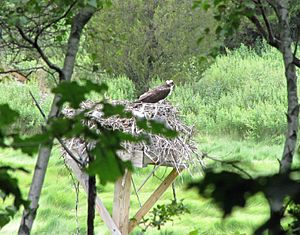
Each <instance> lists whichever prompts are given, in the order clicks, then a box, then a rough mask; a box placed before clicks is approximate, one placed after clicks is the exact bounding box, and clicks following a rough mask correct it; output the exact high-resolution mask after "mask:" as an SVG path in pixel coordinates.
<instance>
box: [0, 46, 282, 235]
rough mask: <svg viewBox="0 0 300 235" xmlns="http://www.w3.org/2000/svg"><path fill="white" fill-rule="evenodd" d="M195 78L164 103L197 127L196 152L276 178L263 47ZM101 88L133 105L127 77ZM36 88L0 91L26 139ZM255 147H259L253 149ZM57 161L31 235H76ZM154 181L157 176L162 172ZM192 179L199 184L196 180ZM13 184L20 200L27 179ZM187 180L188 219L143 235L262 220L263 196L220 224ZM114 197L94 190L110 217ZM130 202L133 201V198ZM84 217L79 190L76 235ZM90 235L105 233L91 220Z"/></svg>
mask: <svg viewBox="0 0 300 235" xmlns="http://www.w3.org/2000/svg"><path fill="white" fill-rule="evenodd" d="M199 69H200V68H199ZM196 71H197V68H194V69H193V70H187V71H186V73H187V74H189V75H188V76H187V77H188V79H186V80H182V81H181V82H179V83H177V87H176V90H175V92H174V93H173V94H172V96H171V97H170V98H169V100H170V101H171V102H172V103H173V104H174V105H176V106H177V107H178V110H179V111H180V112H181V114H182V118H183V119H184V120H185V121H186V122H188V123H189V124H191V125H192V124H193V125H195V128H196V130H197V136H196V141H197V144H198V147H199V149H200V150H203V151H205V152H208V153H209V154H210V155H212V156H215V157H218V158H222V159H223V160H229V159H231V160H238V161H241V162H243V164H244V167H245V169H246V170H247V171H248V172H250V173H251V174H252V175H254V176H255V175H262V174H268V173H274V172H276V171H277V169H278V163H277V158H278V157H279V156H280V155H281V152H282V145H281V144H277V143H279V140H281V138H282V135H283V131H284V125H285V124H284V121H285V120H284V119H285V116H284V112H285V105H286V100H285V93H284V92H285V88H284V77H283V65H282V63H281V61H280V56H279V54H278V53H277V52H276V51H275V50H273V49H271V48H269V47H267V46H263V48H262V50H261V53H260V54H256V53H255V52H254V51H253V50H251V49H248V48H247V47H245V46H242V47H241V48H239V49H238V50H236V51H228V52H227V55H222V56H219V57H217V58H216V61H215V63H213V64H212V65H211V66H210V67H209V68H208V69H207V70H206V71H205V72H204V74H203V75H200V74H201V73H200V72H199V73H197V72H196ZM100 81H104V82H106V83H108V86H109V91H108V92H107V94H106V96H107V97H108V98H110V99H129V100H133V99H135V96H136V93H135V89H134V88H133V87H134V86H133V83H132V82H131V81H130V80H129V79H127V78H126V77H124V76H118V77H114V78H112V77H110V76H109V75H102V76H101V77H100V78H99V82H100ZM195 81H196V82H195ZM159 83H161V81H160V80H155V81H152V85H153V86H154V85H155V84H159ZM39 89H40V88H39V83H38V81H37V80H33V81H32V82H30V83H28V84H26V85H17V84H16V83H14V82H11V83H5V84H3V85H1V86H0V92H1V93H2V94H5V95H3V96H1V97H0V103H5V102H8V103H9V104H10V106H11V107H14V108H16V109H18V110H19V111H20V113H21V119H20V121H19V122H18V123H19V124H18V128H21V129H22V130H23V132H24V133H28V132H31V131H34V132H35V131H39V128H40V127H39V124H40V123H41V122H42V119H41V117H40V114H39V113H38V111H37V110H36V107H35V106H34V104H33V102H32V100H31V98H30V96H29V93H28V92H29V90H31V91H32V92H33V93H34V94H35V95H36V96H37V97H38V99H39V100H41V99H42V98H41V95H40V94H39ZM50 96H51V95H50V93H49V91H48V90H46V91H45V95H44V96H43V99H42V102H41V104H42V107H43V108H44V109H45V111H47V110H48V109H49V101H48V100H49V99H50V98H51V97H50ZM90 98H91V99H94V100H97V99H98V97H97V96H96V95H91V97H90ZM236 137H243V138H244V140H241V138H239V139H240V140H234V139H237V138H236ZM258 140H263V142H262V143H259V144H258V143H257V141H258ZM59 155H60V152H59V147H58V146H57V147H56V150H55V151H54V154H53V156H52V158H51V163H50V168H49V169H48V173H47V177H46V185H45V188H44V190H43V194H42V201H41V205H40V209H39V211H38V216H37V221H36V226H35V227H34V231H33V234H56V233H60V232H62V231H64V232H65V233H66V234H70V233H75V231H76V220H75V218H76V217H75V190H74V188H73V181H72V179H71V177H70V174H69V171H68V170H67V169H66V168H65V166H64V164H63V160H62V159H61V158H60V157H59ZM0 159H1V160H0V161H1V162H0V163H1V164H12V165H14V166H23V167H25V168H28V169H33V166H34V162H35V161H34V158H30V157H26V156H24V155H22V154H21V153H20V152H15V151H4V152H3V151H2V153H1V156H0ZM207 164H208V166H212V167H214V168H215V169H219V168H220V167H221V165H220V164H219V163H215V162H212V161H208V162H207ZM150 171H151V169H145V170H138V171H137V172H136V173H135V176H134V178H135V180H136V183H137V184H138V185H139V183H141V181H142V179H144V178H145V176H146V175H147V173H149V172H150ZM157 174H158V176H162V175H163V174H164V169H161V170H160V171H159V172H158V173H157ZM195 175H196V176H197V177H199V174H195ZM18 177H19V179H20V183H21V188H22V189H23V191H24V193H25V194H26V193H27V190H28V187H29V184H30V180H31V175H27V174H24V173H19V174H18ZM200 177H201V176H200ZM190 178H191V177H190V176H189V175H188V174H184V175H183V178H182V179H183V180H182V179H179V180H178V182H177V185H178V186H179V188H178V198H183V199H185V200H184V204H185V205H186V206H187V208H188V209H190V211H191V214H186V215H184V216H183V217H181V218H180V219H179V218H174V222H173V223H171V222H169V223H168V224H167V225H169V227H168V226H166V227H165V228H163V229H162V231H157V230H155V229H149V230H148V232H147V234H186V233H187V232H188V231H192V230H195V229H196V230H198V231H199V233H200V234H249V233H251V232H252V231H253V230H254V228H256V227H257V226H258V225H260V224H261V223H262V222H263V221H264V220H266V219H267V216H268V207H267V202H266V201H265V199H263V197H262V196H261V195H257V196H255V197H254V198H252V199H251V200H250V201H249V202H248V204H247V207H246V208H245V209H243V210H239V211H235V212H234V213H233V216H232V217H229V218H227V219H225V220H224V221H223V220H222V218H221V217H222V214H221V212H220V211H219V209H217V208H216V206H215V205H213V204H212V202H211V200H208V199H204V198H199V196H198V195H197V193H196V192H195V191H193V190H192V191H187V190H186V188H185V183H186V182H187V181H188V180H190ZM54 182H56V183H54ZM158 182H159V180H158V179H157V178H155V177H154V178H153V179H152V180H151V182H150V183H149V184H148V185H147V186H146V187H145V189H144V190H145V192H143V193H142V194H141V195H140V197H141V200H142V201H145V200H146V199H147V197H148V196H149V195H150V193H151V192H152V191H153V189H154V188H155V186H156V185H157V184H158ZM112 191H113V186H112V185H111V184H109V185H107V186H105V187H102V186H101V187H100V188H98V192H99V195H100V197H101V198H102V199H103V201H104V203H106V204H107V205H109V206H108V208H109V209H110V210H111V205H112V200H111V195H112ZM53 192H56V193H55V194H54V193H53ZM132 198H135V196H134V195H132ZM171 199H172V192H171V189H170V190H169V191H168V192H167V193H166V194H165V195H164V196H163V198H162V200H161V201H159V203H168V202H170V200H171ZM132 206H133V207H132V210H131V215H133V214H134V212H135V211H136V210H137V209H138V203H137V201H136V200H134V202H133V204H132ZM85 210H86V196H85V193H84V192H83V191H82V190H80V194H79V209H78V217H79V218H78V219H79V227H80V230H81V232H84V231H85V228H86V225H85V221H86V217H85V213H84V211H85ZM19 216H20V212H19ZM19 216H17V217H16V218H15V219H14V220H13V221H12V222H11V223H10V224H8V225H7V226H6V227H4V229H3V232H4V233H5V234H14V233H15V232H16V228H17V226H18V224H19V220H20V217H19ZM96 231H98V232H99V233H100V234H102V233H104V232H106V233H107V230H106V228H105V226H104V225H103V222H102V221H101V220H100V219H99V218H97V219H96ZM137 231H139V230H138V229H137V230H136V234H138V232H137Z"/></svg>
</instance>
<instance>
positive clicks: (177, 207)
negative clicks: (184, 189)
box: [139, 200, 190, 232]
mask: <svg viewBox="0 0 300 235" xmlns="http://www.w3.org/2000/svg"><path fill="white" fill-rule="evenodd" d="M185 213H190V210H189V209H188V208H187V207H186V206H185V205H184V204H183V200H180V201H179V202H177V201H176V200H172V201H171V203H168V204H162V205H157V206H156V207H155V208H153V210H151V211H150V212H149V216H148V217H147V218H143V220H142V221H140V223H139V224H140V225H143V226H144V228H143V231H144V232H145V231H146V230H147V229H148V228H149V227H154V228H157V229H158V230H160V229H161V227H162V226H163V225H165V223H167V222H168V221H173V219H172V218H173V217H174V216H178V217H179V216H180V215H183V214H185Z"/></svg>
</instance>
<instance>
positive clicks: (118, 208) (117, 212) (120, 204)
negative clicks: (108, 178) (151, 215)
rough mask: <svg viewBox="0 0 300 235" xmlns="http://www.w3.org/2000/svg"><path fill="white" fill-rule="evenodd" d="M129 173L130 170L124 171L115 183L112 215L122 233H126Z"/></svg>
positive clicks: (129, 185)
mask: <svg viewBox="0 0 300 235" xmlns="http://www.w3.org/2000/svg"><path fill="white" fill-rule="evenodd" d="M131 175H132V173H131V171H126V172H125V174H124V175H123V177H120V179H118V180H117V182H116V183H115V193H114V204H113V213H112V217H113V220H114V222H115V224H116V225H117V226H118V228H119V230H120V232H121V234H122V235H127V234H128V221H129V208H130V194H131V191H130V188H131Z"/></svg>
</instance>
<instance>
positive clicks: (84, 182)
mask: <svg viewBox="0 0 300 235" xmlns="http://www.w3.org/2000/svg"><path fill="white" fill-rule="evenodd" d="M65 160H66V163H67V165H68V166H69V167H70V168H71V169H72V171H73V173H74V175H75V176H76V178H77V180H78V181H79V183H80V184H81V186H82V187H83V189H84V191H85V192H86V193H88V175H87V174H85V173H84V172H83V171H82V170H81V169H80V167H79V166H78V165H77V163H76V162H75V161H74V160H73V159H72V158H70V157H68V156H65ZM96 210H97V212H98V213H99V215H100V216H101V218H102V219H103V221H104V223H105V224H106V226H107V227H108V229H109V230H110V232H111V234H113V235H121V232H120V231H119V229H118V227H117V226H116V224H115V222H114V221H113V219H112V218H111V216H110V214H109V212H108V211H107V209H106V208H105V206H104V204H103V203H102V201H101V200H100V199H99V198H98V197H96Z"/></svg>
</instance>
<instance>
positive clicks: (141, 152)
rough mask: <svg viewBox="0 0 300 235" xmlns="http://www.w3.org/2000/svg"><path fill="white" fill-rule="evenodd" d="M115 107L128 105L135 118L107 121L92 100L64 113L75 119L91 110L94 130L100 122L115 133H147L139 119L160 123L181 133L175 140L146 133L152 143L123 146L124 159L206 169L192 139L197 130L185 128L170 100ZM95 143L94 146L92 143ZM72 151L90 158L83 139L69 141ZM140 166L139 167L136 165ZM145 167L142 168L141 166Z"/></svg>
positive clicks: (90, 124)
mask: <svg viewBox="0 0 300 235" xmlns="http://www.w3.org/2000/svg"><path fill="white" fill-rule="evenodd" d="M112 104H113V105H117V104H121V105H124V106H125V111H129V112H131V113H132V114H133V117H132V118H121V117H118V116H112V117H109V118H104V117H103V113H102V111H101V110H102V106H101V105H97V104H95V103H93V102H91V101H86V102H84V103H82V104H81V107H80V109H79V110H74V109H71V108H66V109H64V111H63V114H64V115H66V116H67V117H72V116H73V115H74V114H75V113H76V112H80V111H82V110H85V109H91V111H89V112H88V113H87V115H88V116H89V118H90V120H91V121H89V122H88V123H87V125H88V126H89V127H90V128H96V124H97V123H99V124H100V125H101V126H103V127H107V128H112V129H113V130H116V129H117V130H121V131H124V132H127V133H131V134H133V135H139V134H141V133H144V130H142V129H139V128H138V127H137V124H136V120H137V119H139V118H145V119H147V120H156V121H159V122H161V123H164V124H165V125H166V126H167V127H169V128H171V129H173V130H175V131H177V132H178V136H177V137H175V138H166V137H164V136H161V135H157V134H152V133H146V134H147V135H148V137H149V139H150V144H149V143H146V142H139V143H129V142H125V143H123V146H124V149H125V152H124V151H122V152H120V153H119V156H120V157H121V158H122V159H123V160H128V159H130V160H132V162H133V165H135V164H134V161H135V160H134V159H136V158H140V159H138V161H142V166H145V165H147V164H155V165H165V166H172V167H176V168H177V169H179V168H187V167H188V166H191V165H192V166H199V165H200V166H201V167H203V166H204V164H203V159H202V153H200V152H199V151H198V150H197V148H196V145H195V143H194V141H193V139H192V136H193V128H191V127H189V126H187V125H185V124H184V123H183V122H182V121H181V120H180V119H179V113H178V111H177V110H176V108H175V107H173V106H172V105H171V104H169V103H168V102H166V101H163V102H162V103H154V104H151V103H132V102H129V101H113V102H112ZM90 144H92V143H90ZM66 145H67V146H68V148H69V149H71V150H72V151H73V152H75V153H76V155H77V156H78V157H79V158H80V160H81V161H85V160H86V158H87V156H86V155H87V154H86V144H85V141H84V140H82V139H80V138H73V139H70V140H67V141H66ZM136 166H137V165H136ZM139 166H140V167H142V166H141V165H139Z"/></svg>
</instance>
